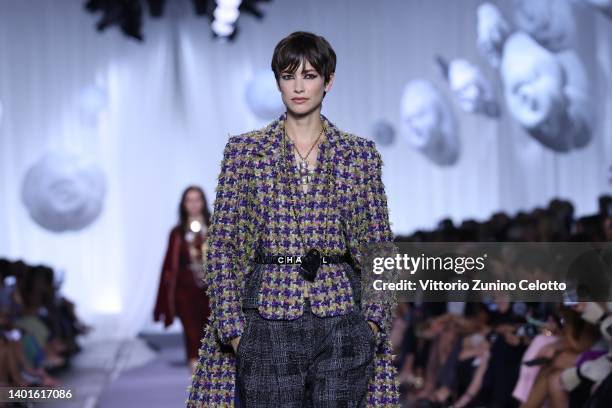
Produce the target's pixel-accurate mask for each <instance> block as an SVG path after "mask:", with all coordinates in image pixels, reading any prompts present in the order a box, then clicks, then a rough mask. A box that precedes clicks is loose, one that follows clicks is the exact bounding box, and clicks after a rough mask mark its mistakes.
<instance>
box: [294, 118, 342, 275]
mask: <svg viewBox="0 0 612 408" xmlns="http://www.w3.org/2000/svg"><path fill="white" fill-rule="evenodd" d="M324 130H325V126H323V129H322V130H321V133H320V134H319V136H318V137H317V140H316V141H315V143H314V144H313V146H312V147H311V148H310V150H309V151H308V153H307V154H306V157H302V156H301V155H300V153H299V151H298V155H299V156H300V158H301V159H302V162H301V163H300V164H301V166H300V170H301V169H302V168H303V167H304V165H303V163H305V166H306V169H307V171H308V167H307V166H308V162H307V161H306V159H307V158H308V155H309V154H310V152H311V151H312V149H313V148H314V146H315V145H316V144H317V142H318V141H319V139H320V138H321V135H322V134H323V131H324ZM284 135H285V137H286V138H287V139H288V136H287V130H286V129H285V130H284ZM294 148H295V145H294ZM283 151H286V149H283ZM296 151H297V148H296ZM300 176H302V177H301V180H300V184H302V185H304V184H307V183H309V182H310V177H311V175H310V174H306V176H307V177H308V178H307V179H306V181H304V177H303V175H302V173H301V172H300ZM327 178H328V180H327V181H328V182H330V181H332V179H331V177H330V175H329V174H328V177H327ZM292 196H293V197H292V200H291V212H292V215H293V217H294V219H295V221H296V223H297V229H298V230H297V233H298V236H299V237H300V241H301V242H302V245H303V246H304V247H306V241H305V239H304V235H303V234H302V228H301V226H300V224H301V222H300V218H299V217H298V214H297V211H296V207H297V202H296V197H295V194H292ZM325 218H326V220H325V228H324V230H325V232H324V239H323V242H325V243H327V242H328V234H329V206H327V208H326V210H325ZM322 255H323V254H322V253H321V251H319V250H318V249H317V248H311V249H310V250H309V251H308V252H307V253H306V255H305V256H303V259H302V263H301V265H300V267H301V268H300V269H301V270H302V276H303V277H304V278H305V279H306V280H307V281H309V282H313V281H314V280H315V277H316V275H317V271H318V269H319V267H320V266H321V257H322Z"/></svg>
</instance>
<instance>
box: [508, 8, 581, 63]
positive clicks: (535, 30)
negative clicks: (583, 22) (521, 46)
mask: <svg viewBox="0 0 612 408" xmlns="http://www.w3.org/2000/svg"><path fill="white" fill-rule="evenodd" d="M514 22H515V23H516V25H517V27H518V28H519V29H520V30H522V31H524V32H526V33H527V34H529V35H530V36H531V37H533V38H534V39H535V40H536V41H537V42H538V43H540V45H542V46H543V47H545V48H548V49H549V50H552V51H560V50H564V49H567V48H569V47H571V45H572V43H573V41H574V37H575V34H576V21H575V19H574V12H573V11H572V5H571V4H570V2H569V0H514Z"/></svg>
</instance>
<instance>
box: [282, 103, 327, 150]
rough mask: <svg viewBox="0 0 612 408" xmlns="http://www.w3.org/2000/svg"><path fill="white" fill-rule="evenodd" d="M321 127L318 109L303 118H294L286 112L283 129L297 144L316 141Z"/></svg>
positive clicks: (294, 116)
mask: <svg viewBox="0 0 612 408" xmlns="http://www.w3.org/2000/svg"><path fill="white" fill-rule="evenodd" d="M322 126H323V123H322V122H321V111H320V109H317V110H315V111H313V112H312V113H310V114H308V115H305V116H296V115H293V114H291V113H290V112H287V118H286V119H285V129H286V130H287V132H288V133H289V135H290V137H291V138H292V139H293V140H295V141H297V142H298V143H300V142H311V141H313V140H314V139H316V138H317V137H318V136H319V133H321V129H322Z"/></svg>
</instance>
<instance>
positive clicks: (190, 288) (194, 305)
mask: <svg viewBox="0 0 612 408" xmlns="http://www.w3.org/2000/svg"><path fill="white" fill-rule="evenodd" d="M195 239H196V242H195V244H196V247H198V248H199V247H200V244H201V238H200V235H199V234H197V235H196V238H195ZM198 240H200V241H198ZM190 263H191V258H190V255H189V244H188V242H187V241H186V240H185V234H184V233H183V231H182V229H181V227H180V226H177V227H174V228H173V229H172V231H171V232H170V238H169V241H168V249H167V251H166V256H165V257H164V265H163V268H162V273H161V279H160V282H159V290H158V292H157V301H156V302H155V310H154V312H153V319H154V320H155V321H156V322H157V321H161V320H163V322H164V326H165V327H168V326H170V325H171V324H172V322H173V321H174V317H175V316H177V317H178V318H179V319H180V320H181V324H182V325H183V330H184V338H185V346H186V351H187V359H194V358H198V349H199V348H200V339H201V337H202V331H203V330H204V326H205V325H206V323H207V322H208V317H209V316H210V306H209V301H208V296H207V295H206V289H205V288H204V287H200V286H198V284H197V282H196V278H195V277H194V274H193V272H192V270H191V268H190Z"/></svg>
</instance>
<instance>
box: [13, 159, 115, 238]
mask: <svg viewBox="0 0 612 408" xmlns="http://www.w3.org/2000/svg"><path fill="white" fill-rule="evenodd" d="M105 193H106V181H105V177H104V173H103V171H102V169H101V168H100V167H99V166H98V165H96V164H95V163H93V162H92V161H91V160H89V159H87V158H85V157H82V156H79V155H76V154H73V153H68V152H54V153H48V154H46V155H45V156H44V157H43V158H41V159H40V160H39V161H37V162H36V163H35V164H34V165H33V166H32V167H30V169H29V170H28V172H27V174H26V176H25V178H24V180H23V186H22V200H23V203H24V205H25V206H26V208H27V209H28V212H29V213H30V216H31V217H32V219H33V220H34V221H35V222H36V223H37V224H38V225H40V226H41V227H43V228H45V229H47V230H50V231H54V232H61V231H68V230H81V229H83V228H85V227H87V226H88V225H90V224H91V223H92V222H93V221H94V220H95V219H96V218H97V217H98V216H99V215H100V213H101V211H102V207H103V201H104V197H105Z"/></svg>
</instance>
